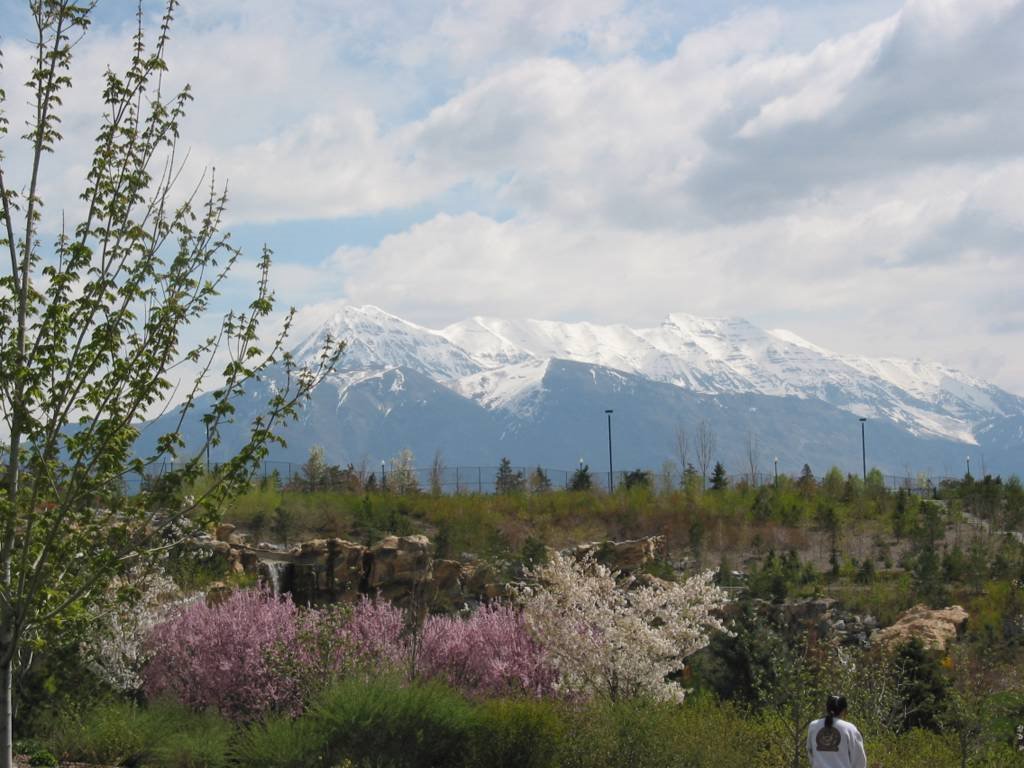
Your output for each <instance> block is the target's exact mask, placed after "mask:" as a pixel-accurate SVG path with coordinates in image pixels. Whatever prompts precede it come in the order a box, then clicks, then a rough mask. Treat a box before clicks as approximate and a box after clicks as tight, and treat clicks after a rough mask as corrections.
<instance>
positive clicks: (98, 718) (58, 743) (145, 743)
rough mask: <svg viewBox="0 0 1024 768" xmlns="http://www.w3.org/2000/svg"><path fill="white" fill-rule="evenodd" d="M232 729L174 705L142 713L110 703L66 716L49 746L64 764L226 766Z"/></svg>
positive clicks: (181, 767)
mask: <svg viewBox="0 0 1024 768" xmlns="http://www.w3.org/2000/svg"><path fill="white" fill-rule="evenodd" d="M232 733H233V728H232V726H231V725H230V724H229V723H227V722H226V721H224V720H222V719H221V718H220V717H219V716H217V715H216V714H214V713H209V714H196V713H194V712H190V711H188V710H187V709H184V708H183V707H179V706H177V705H174V704H169V703H157V704H154V705H152V706H150V707H146V708H143V707H138V706H136V705H135V704H130V703H126V702H107V703H103V704H100V705H98V706H95V707H93V708H91V709H89V710H88V711H86V712H81V713H72V712H65V713H63V714H61V715H60V716H59V717H58V719H57V721H56V722H55V723H54V724H53V727H52V733H51V735H50V737H49V738H48V739H47V740H46V743H47V746H48V747H49V749H50V751H52V752H53V753H54V754H56V755H57V756H58V757H60V758H61V759H63V760H73V761H76V762H83V763H96V764H102V765H142V764H145V765H147V766H153V767H154V768H220V766H223V765H226V753H227V745H228V741H229V739H230V738H231V735H232Z"/></svg>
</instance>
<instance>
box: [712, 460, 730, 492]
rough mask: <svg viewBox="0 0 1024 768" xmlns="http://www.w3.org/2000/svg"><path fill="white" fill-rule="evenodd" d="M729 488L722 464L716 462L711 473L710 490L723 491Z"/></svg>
mask: <svg viewBox="0 0 1024 768" xmlns="http://www.w3.org/2000/svg"><path fill="white" fill-rule="evenodd" d="M728 487H729V478H728V476H727V475H726V474H725V467H723V466H722V462H720V461H716V462H715V468H714V470H712V472H711V490H713V491H724V490H725V489H726V488H728Z"/></svg>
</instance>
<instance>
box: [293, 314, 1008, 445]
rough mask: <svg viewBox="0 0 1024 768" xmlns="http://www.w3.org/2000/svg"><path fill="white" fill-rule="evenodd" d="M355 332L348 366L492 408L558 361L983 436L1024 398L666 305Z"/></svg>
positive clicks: (367, 320) (516, 403)
mask: <svg viewBox="0 0 1024 768" xmlns="http://www.w3.org/2000/svg"><path fill="white" fill-rule="evenodd" d="M326 331H330V332H331V333H332V334H334V336H335V337H340V338H344V339H347V340H348V341H349V347H348V350H347V352H346V355H345V358H344V360H343V363H342V369H343V370H346V371H347V370H353V369H365V368H371V367H382V368H394V367H402V366H405V367H409V368H413V369H415V370H417V371H419V372H421V373H423V374H425V375H427V376H429V377H430V378H432V379H433V380H434V381H436V382H438V383H439V384H442V385H443V386H446V387H448V388H450V389H452V390H453V391H455V392H457V393H458V394H460V395H463V396H465V397H469V398H472V399H473V400H475V401H477V402H478V403H480V404H481V405H483V406H484V407H485V408H487V409H491V410H493V409H505V410H509V409H511V410H515V409H516V408H518V407H520V405H521V403H522V402H523V400H524V398H525V397H526V395H528V394H529V393H530V392H532V391H535V390H536V389H537V388H538V387H540V386H542V381H543V377H544V374H545V372H546V370H547V364H548V363H549V362H550V361H551V360H570V361H575V362H581V363H589V364H592V365H597V366H601V367H603V368H610V369H613V370H617V371H623V372H627V373H631V374H636V375H639V376H642V377H644V378H647V379H650V380H652V381H656V382H661V383H666V384H672V385H674V386H677V387H680V388H682V389H684V390H689V391H691V392H693V393H698V394H704V395H721V394H733V395H737V394H758V395H768V396H772V397H786V396H793V397H798V398H802V399H807V398H813V399H817V400H821V401H823V402H826V403H829V404H830V405H834V406H836V407H838V408H840V409H842V410H845V411H849V412H850V413H853V414H856V415H857V416H866V417H868V418H870V419H885V420H888V421H892V422H895V423H897V424H900V425H903V426H904V427H905V428H906V429H907V430H908V431H910V432H911V433H912V434H915V435H919V436H929V437H940V438H946V439H950V440H954V441H957V442H963V443H968V444H970V443H976V442H977V437H976V434H975V432H976V430H977V429H978V428H979V427H980V426H981V425H983V424H986V423H987V422H988V420H989V419H991V418H993V417H996V418H999V417H1009V416H1019V415H1024V399H1022V398H1020V397H1018V396H1016V395H1012V394H1010V393H1008V392H1005V391H1003V390H1000V389H999V388H997V387H995V386H993V385H991V384H987V383H985V382H983V381H981V380H979V379H977V378H975V377H972V376H969V375H967V374H964V373H961V372H960V371H956V370H954V369H951V368H948V367H946V366H942V365H939V364H936V363H927V362H922V361H917V360H914V361H909V360H893V359H871V358H861V357H852V356H848V355H841V354H837V353H834V352H830V351H829V350H826V349H823V348H821V347H819V346H816V345H814V344H812V343H810V342H808V341H806V340H804V339H801V338H800V337H799V336H797V335H795V334H793V333H790V332H788V331H783V330H772V331H768V330H763V329H761V328H758V327H757V326H755V325H753V324H751V323H749V322H747V321H745V320H741V319H734V318H725V319H707V318H699V317H694V316H693V315H686V314H681V313H674V314H671V315H669V316H668V317H667V318H666V319H665V321H664V322H663V323H662V324H661V325H659V326H657V327H655V328H636V329H634V328H630V327H628V326H625V325H598V324H594V323H586V322H584V323H559V322H551V321H545V320H502V319H497V318H485V317H474V318H472V319H470V320H465V321H463V322H460V323H455V324H453V325H449V326H448V327H446V328H443V329H440V330H430V329H428V328H423V327H422V326H419V325H416V324H414V323H410V322H407V321H405V320H402V319H400V318H398V317H395V316H394V315H390V314H388V313H386V312H384V311H382V310H380V309H377V308H376V307H352V306H346V307H344V308H343V309H342V310H340V311H339V312H338V313H337V314H336V315H335V316H334V317H332V318H331V319H330V320H329V321H328V322H327V323H326V325H325V327H324V328H323V329H322V330H321V331H319V332H318V333H316V334H314V335H313V336H312V337H311V338H310V339H309V340H307V341H306V342H305V343H303V344H302V345H300V347H299V352H300V353H301V352H303V351H308V350H310V349H314V348H316V345H317V343H318V341H319V340H320V338H321V337H322V335H323V333H324V332H326Z"/></svg>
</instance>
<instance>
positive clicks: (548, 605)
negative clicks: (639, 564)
mask: <svg viewBox="0 0 1024 768" xmlns="http://www.w3.org/2000/svg"><path fill="white" fill-rule="evenodd" d="M533 576H534V577H535V578H536V579H537V581H538V582H539V583H540V586H539V587H536V588H532V589H525V590H523V592H522V594H521V597H522V599H523V603H524V617H525V620H526V625H527V627H529V629H530V631H531V632H532V633H533V635H534V637H536V638H538V639H539V640H540V641H541V642H542V643H543V645H544V648H545V649H546V651H547V653H548V654H549V656H550V659H551V662H552V664H553V665H554V667H555V669H556V670H557V671H558V673H559V677H560V680H559V686H560V688H561V690H563V691H565V692H566V693H571V694H579V695H590V694H595V693H603V694H607V695H609V696H611V697H612V698H613V699H619V698H626V697H632V696H637V695H648V696H650V697H652V698H655V699H661V700H682V698H683V696H684V694H685V690H684V689H683V688H682V687H680V686H679V685H677V684H675V683H673V682H670V681H668V680H667V679H666V678H667V677H668V676H669V675H670V674H671V673H673V672H677V671H679V670H681V669H682V667H683V659H685V658H686V657H687V656H690V655H691V654H693V653H694V652H696V651H698V650H700V649H701V648H703V647H704V646H706V645H707V644H708V641H709V633H710V632H711V631H714V630H723V631H724V629H725V628H724V625H723V623H722V621H721V620H720V619H719V618H717V617H716V616H715V615H714V612H715V611H716V610H718V609H720V608H721V607H722V606H723V605H724V604H725V602H726V600H727V597H726V594H725V592H724V591H723V590H721V589H719V588H718V587H717V586H715V585H714V584H713V583H712V574H711V572H710V571H709V572H707V573H704V574H701V575H699V576H694V577H692V578H690V579H688V580H687V581H685V582H684V583H682V584H674V583H667V582H661V583H655V584H652V585H644V586H639V587H636V586H635V583H634V580H633V579H632V578H627V579H616V574H614V573H613V572H612V571H610V570H609V569H608V568H607V567H605V566H603V565H601V564H599V563H597V562H595V561H594V560H593V558H586V559H584V560H583V561H576V560H575V559H573V558H569V557H564V556H562V555H558V554H556V555H554V556H553V557H552V558H551V560H550V562H549V563H548V564H547V565H545V566H542V567H540V568H538V569H536V570H535V571H534V573H533Z"/></svg>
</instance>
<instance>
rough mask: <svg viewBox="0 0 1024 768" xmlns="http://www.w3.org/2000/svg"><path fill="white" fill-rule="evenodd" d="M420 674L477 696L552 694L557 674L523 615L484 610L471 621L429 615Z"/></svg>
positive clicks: (499, 609) (502, 608)
mask: <svg viewBox="0 0 1024 768" xmlns="http://www.w3.org/2000/svg"><path fill="white" fill-rule="evenodd" d="M417 663H418V668H419V671H420V672H421V673H422V674H423V675H424V676H426V677H437V678H441V679H443V680H445V681H446V682H447V683H448V684H449V685H452V686H453V687H455V688H458V689H460V690H462V691H465V692H467V693H470V694H474V695H481V696H504V695H509V694H517V693H527V694H530V695H534V696H545V695H550V694H552V693H553V692H554V689H555V681H556V675H555V671H554V668H553V667H552V666H551V664H550V663H549V662H548V659H547V656H546V655H545V653H544V650H543V648H542V647H541V645H540V643H538V642H537V640H536V639H534V638H533V637H532V636H531V635H530V633H529V631H528V630H527V627H526V623H525V622H524V621H523V617H522V615H521V614H520V613H519V612H518V611H516V610H514V609H513V608H511V607H508V606H501V605H494V606H490V607H486V606H485V607H482V608H480V609H479V610H477V611H476V612H475V613H474V614H472V615H471V616H470V617H469V618H466V619H459V618H454V617H448V616H431V617H429V618H428V619H427V620H426V621H425V622H424V625H423V633H422V640H421V644H420V651H419V658H418V659H417Z"/></svg>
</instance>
